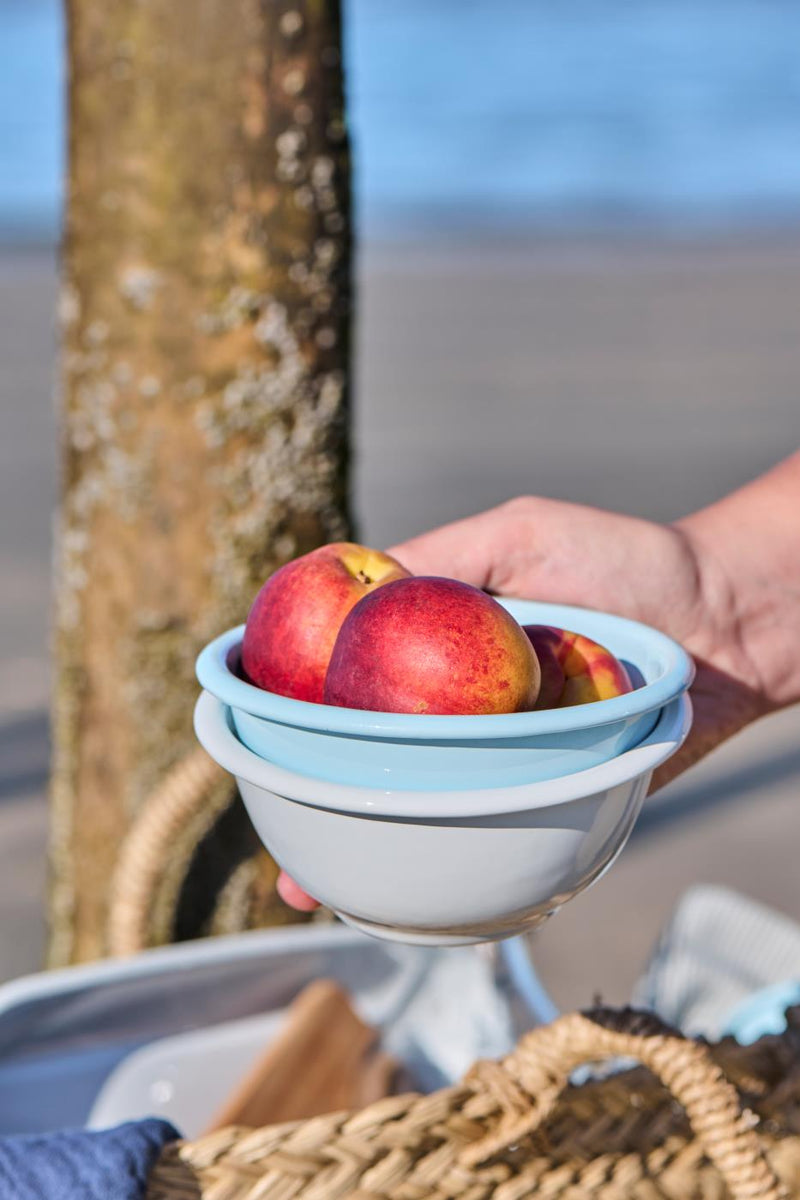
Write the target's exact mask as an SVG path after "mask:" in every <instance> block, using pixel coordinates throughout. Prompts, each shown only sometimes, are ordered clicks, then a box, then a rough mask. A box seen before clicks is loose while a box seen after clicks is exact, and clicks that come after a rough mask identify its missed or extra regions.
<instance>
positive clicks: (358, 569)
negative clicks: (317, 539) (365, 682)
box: [242, 542, 408, 704]
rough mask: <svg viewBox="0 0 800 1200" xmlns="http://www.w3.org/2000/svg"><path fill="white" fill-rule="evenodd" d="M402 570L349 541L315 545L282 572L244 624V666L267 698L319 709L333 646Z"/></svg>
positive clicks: (387, 558) (266, 587)
mask: <svg viewBox="0 0 800 1200" xmlns="http://www.w3.org/2000/svg"><path fill="white" fill-rule="evenodd" d="M407 575H408V572H407V571H406V570H405V568H403V567H402V566H401V565H400V563H399V562H397V560H396V559H394V558H391V557H390V556H389V555H388V554H382V553H381V552H380V551H377V550H370V549H368V548H367V547H366V546H359V545H357V544H356V543H354V542H332V543H331V544H330V545H327V546H320V547H319V549H318V550H312V551H311V553H310V554H304V555H303V556H302V557H301V558H296V559H294V560H293V561H292V562H290V563H286V565H285V566H283V567H280V568H279V570H277V571H276V572H275V573H274V574H273V575H271V576H270V577H269V579H268V580H267V582H266V583H265V584H264V586H263V587H262V588H261V591H260V592H259V593H258V595H257V596H256V598H255V600H254V602H253V606H252V608H251V609H250V614H249V616H248V618H247V625H246V627H245V634H244V639H243V641H242V667H243V668H244V671H245V674H246V675H247V677H248V679H250V680H251V681H252V682H253V683H255V684H256V685H257V686H258V687H261V688H264V689H265V690H266V691H268V692H277V693H278V694H279V695H281V696H291V697H293V698H294V699H295V700H307V701H311V702H312V703H316V704H321V703H322V692H323V686H324V683H325V673H326V671H327V669H328V663H329V662H330V657H331V653H332V651H333V644H334V642H335V641H336V637H337V635H338V633H339V630H340V628H341V626H342V622H343V621H344V619H345V617H346V616H347V614H348V613H349V612H350V609H351V608H353V607H354V606H355V605H356V604H357V603H358V601H359V600H361V599H363V597H364V596H367V595H368V594H369V593H370V592H372V591H374V590H375V588H379V587H381V586H382V585H383V584H385V583H388V582H390V581H391V580H395V579H402V578H403V577H405V576H407Z"/></svg>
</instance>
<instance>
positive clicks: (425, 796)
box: [195, 600, 693, 945]
mask: <svg viewBox="0 0 800 1200" xmlns="http://www.w3.org/2000/svg"><path fill="white" fill-rule="evenodd" d="M500 602H501V603H502V604H503V606H504V607H505V608H507V609H508V611H509V612H510V613H511V615H512V616H513V617H515V618H516V620H517V621H519V623H520V624H524V625H527V624H538V625H556V626H560V627H562V628H566V629H572V630H574V631H576V632H578V633H582V634H584V635H586V636H587V637H589V638H592V639H593V640H594V641H596V642H599V643H600V644H601V645H603V646H606V647H607V648H608V649H609V650H610V651H611V652H612V653H613V654H614V655H615V656H616V657H617V658H618V659H620V660H621V661H622V662H623V663H624V664H625V666H626V667H627V668H628V671H629V673H630V675H631V678H632V679H633V682H634V685H635V687H634V690H633V691H632V692H629V693H628V694H627V695H623V696H615V697H614V698H612V699H609V700H600V701H597V702H596V703H593V704H582V705H578V706H576V707H572V708H558V709H550V710H547V711H541V712H524V713H510V714H506V715H495V716H428V715H417V714H398V713H378V712H367V711H362V710H358V709H350V708H338V707H334V706H332V705H325V704H309V703H306V702H304V701H301V700H293V699H289V698H288V697H285V696H279V695H275V694H274V693H272V692H266V691H263V690H262V689H260V688H257V687H254V686H253V685H252V684H250V683H248V682H246V681H245V679H244V677H243V675H242V673H241V670H240V666H239V655H240V648H241V641H242V635H243V632H244V626H240V627H238V628H236V629H232V630H230V631H229V632H227V633H225V634H223V635H222V636H221V637H218V638H216V639H215V640H214V641H213V642H211V643H210V644H209V645H208V646H207V647H206V648H205V649H204V650H203V652H202V653H201V654H200V657H199V658H198V662H197V675H198V679H199V680H200V683H201V685H202V687H203V689H204V691H203V693H202V695H201V696H200V699H199V700H198V703H197V708H196V712H195V730H196V732H197V736H198V738H199V740H200V742H201V743H202V745H203V746H204V747H205V749H206V750H207V751H208V753H209V754H210V755H211V756H212V758H214V759H215V760H216V761H217V762H218V763H220V764H221V765H222V766H223V767H224V768H225V769H226V770H228V771H230V772H231V774H233V775H234V776H235V777H236V780H237V782H238V785H239V789H240V792H241V794H242V798H243V800H244V802H245V805H246V806H247V810H248V812H249V814H250V817H251V819H252V821H253V824H254V825H255V828H256V830H257V832H258V834H259V836H260V837H261V839H262V841H263V842H264V844H265V846H266V847H267V849H268V850H269V851H270V853H271V854H272V855H273V857H274V858H275V859H276V860H277V862H278V863H280V865H281V866H282V867H283V868H284V869H285V870H286V871H287V872H288V873H289V874H290V875H291V876H292V877H293V878H294V879H295V880H296V881H297V882H298V883H299V884H300V886H301V887H303V888H305V889H306V890H307V891H308V892H310V893H311V894H312V895H314V896H316V897H317V898H318V899H319V900H320V901H321V902H322V903H323V904H325V905H327V906H328V907H330V908H332V909H333V910H334V911H335V912H336V913H337V914H338V915H339V916H340V917H341V918H342V919H343V920H344V921H347V922H348V923H349V924H351V925H355V926H356V927H358V928H360V929H363V930H365V931H366V932H368V933H373V934H375V935H377V936H380V937H384V938H390V939H394V940H398V941H406V942H418V943H431V944H438V945H443V944H451V945H455V944H461V943H467V942H480V941H494V940H497V939H499V938H505V937H511V936H513V935H515V934H518V933H521V932H522V931H524V930H526V929H530V928H532V927H533V926H535V925H537V924H539V923H541V921H543V920H544V919H545V918H546V917H548V916H549V915H550V914H551V913H553V912H554V911H555V910H556V909H557V908H559V907H560V906H561V905H562V904H563V903H564V902H565V901H566V900H569V899H570V898H571V897H573V896H575V895H577V894H578V892H581V891H583V890H584V889H585V888H586V887H588V886H589V884H591V883H593V882H594V881H595V880H596V879H598V878H599V876H600V875H601V874H602V873H603V872H604V871H606V870H607V869H608V867H609V866H610V865H611V863H612V862H613V861H614V859H615V858H616V856H617V855H618V854H619V852H620V851H621V849H622V847H623V846H624V845H625V842H626V841H627V839H628V836H629V835H630V832H631V829H632V828H633V825H634V822H635V820H636V817H637V816H638V813H639V811H640V809H641V806H642V803H643V801H644V798H645V796H646V794H647V790H648V787H649V784H650V779H651V777H652V774H653V771H654V770H655V769H656V767H658V766H660V765H661V764H662V763H663V762H665V761H666V759H668V758H669V757H670V755H672V754H674V753H675V751H676V750H677V749H678V748H679V747H680V745H681V744H682V742H683V741H684V739H685V737H686V735H687V733H688V731H689V726H690V724H691V705H690V701H689V698H688V696H687V695H686V691H687V689H688V687H689V685H690V683H691V681H692V677H693V665H692V661H691V659H690V658H689V657H688V655H687V654H686V653H685V651H684V650H683V649H682V648H681V647H680V646H679V645H678V644H677V643H676V642H674V641H672V640H671V639H670V638H668V637H666V636H665V635H664V634H662V633H659V632H658V631H656V630H654V629H651V628H649V627H648V626H646V625H642V624H639V623H638V622H635V621H629V620H626V619H624V618H621V617H615V616H611V615H609V614H605V613H599V612H594V611H590V610H588V609H581V608H574V607H568V606H565V605H555V604H540V603H535V602H533V601H525V600H501V601H500Z"/></svg>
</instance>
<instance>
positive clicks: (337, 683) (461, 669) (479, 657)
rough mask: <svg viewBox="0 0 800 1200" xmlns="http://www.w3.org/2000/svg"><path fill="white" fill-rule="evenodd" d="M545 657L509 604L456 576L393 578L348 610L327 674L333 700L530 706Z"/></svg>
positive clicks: (427, 707)
mask: <svg viewBox="0 0 800 1200" xmlns="http://www.w3.org/2000/svg"><path fill="white" fill-rule="evenodd" d="M538 694H539V663H538V661H537V659H536V655H535V654H534V652H533V649H532V647H531V644H530V642H529V641H528V639H527V638H526V636H525V634H524V633H523V632H522V630H521V629H520V627H519V625H518V624H517V623H516V621H515V620H514V619H513V617H511V616H509V614H508V613H507V612H506V610H505V609H504V608H502V607H501V605H499V604H498V603H497V601H496V600H493V599H492V597H491V596H487V595H486V594H485V593H484V592H481V591H479V590H478V589H477V588H473V587H470V586H469V585H468V584H465V583H459V582H457V581H456V580H454V579H440V578H435V577H433V578H431V577H425V576H416V577H414V578H411V579H400V580H398V581H396V582H394V583H389V584H386V585H385V586H384V587H381V588H379V589H378V590H377V591H376V592H373V594H372V595H371V596H367V597H365V598H364V600H363V601H362V602H361V603H360V604H359V605H358V607H357V608H354V609H353V610H352V612H350V613H349V614H348V616H347V618H346V620H345V621H344V624H343V625H342V628H341V630H340V632H339V636H338V638H337V639H336V645H335V647H334V651H333V656H332V658H331V661H330V666H329V667H328V674H327V678H326V680H325V691H324V699H325V703H326V704H339V705H343V706H344V707H346V708H366V709H371V710H372V711H376V712H398V713H439V714H445V715H446V714H459V713H460V714H464V715H471V714H472V715H476V714H488V713H510V712H524V711H527V710H529V709H531V708H533V706H534V704H535V702H536V697H537V696H538Z"/></svg>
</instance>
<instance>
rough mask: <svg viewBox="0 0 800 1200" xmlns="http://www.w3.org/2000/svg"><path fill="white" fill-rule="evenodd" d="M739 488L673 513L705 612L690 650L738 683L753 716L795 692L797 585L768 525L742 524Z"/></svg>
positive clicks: (799, 639) (799, 659) (799, 657)
mask: <svg viewBox="0 0 800 1200" xmlns="http://www.w3.org/2000/svg"><path fill="white" fill-rule="evenodd" d="M736 499H737V495H736V494H735V495H734V496H733V497H730V498H729V499H728V500H726V501H722V502H720V504H718V505H713V506H711V507H710V508H708V509H704V510H701V511H700V512H697V513H694V514H692V515H691V516H689V517H686V518H684V519H683V520H681V521H678V522H677V523H676V525H675V528H676V529H677V530H678V531H679V532H680V533H681V534H682V536H683V537H684V538H685V539H686V541H687V544H688V546H689V547H690V551H691V553H692V556H693V559H694V562H695V564H696V571H697V581H698V589H699V592H700V595H701V604H702V610H703V613H704V619H703V622H702V626H701V628H700V630H699V631H698V646H697V648H696V649H695V651H694V652H695V653H696V654H698V655H699V656H700V657H701V658H703V659H704V660H705V661H707V662H708V663H709V664H710V665H711V666H712V667H713V668H714V669H715V670H717V671H720V672H722V673H723V674H724V675H725V676H727V677H728V678H730V679H731V680H732V681H735V682H736V683H737V684H741V685H744V687H745V688H746V689H747V691H748V693H749V694H750V697H751V700H752V705H753V708H754V712H753V714H752V718H751V719H755V718H756V717H757V716H761V715H763V714H765V713H768V712H771V711H774V710H776V709H779V708H783V707H785V706H787V705H789V704H792V703H795V702H797V701H798V700H800V589H798V588H797V587H796V586H792V583H791V580H790V579H788V578H786V577H785V574H784V572H783V571H781V570H780V569H779V564H780V553H779V550H778V548H777V547H775V546H774V545H772V544H770V543H771V540H772V539H771V538H770V536H769V535H768V534H767V531H766V530H763V531H761V530H759V529H758V528H755V529H752V528H751V529H748V528H745V527H743V526H744V525H746V524H749V522H744V521H743V520H742V516H743V514H742V512H741V511H737V508H738V506H737V504H736Z"/></svg>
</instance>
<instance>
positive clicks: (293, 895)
mask: <svg viewBox="0 0 800 1200" xmlns="http://www.w3.org/2000/svg"><path fill="white" fill-rule="evenodd" d="M275 886H276V890H277V893H278V895H279V896H280V898H281V900H282V901H283V902H284V904H288V905H289V907H290V908H296V909H297V911H298V912H313V911H314V909H315V908H319V904H318V903H317V901H316V900H314V899H312V897H311V896H309V895H308V893H307V892H304V891H303V889H302V888H301V887H300V886H299V885H298V884H296V883H295V881H294V880H293V879H290V877H289V876H288V875H287V874H286V872H285V871H281V873H280V875H279V876H278V882H277V884H276V885H275Z"/></svg>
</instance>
